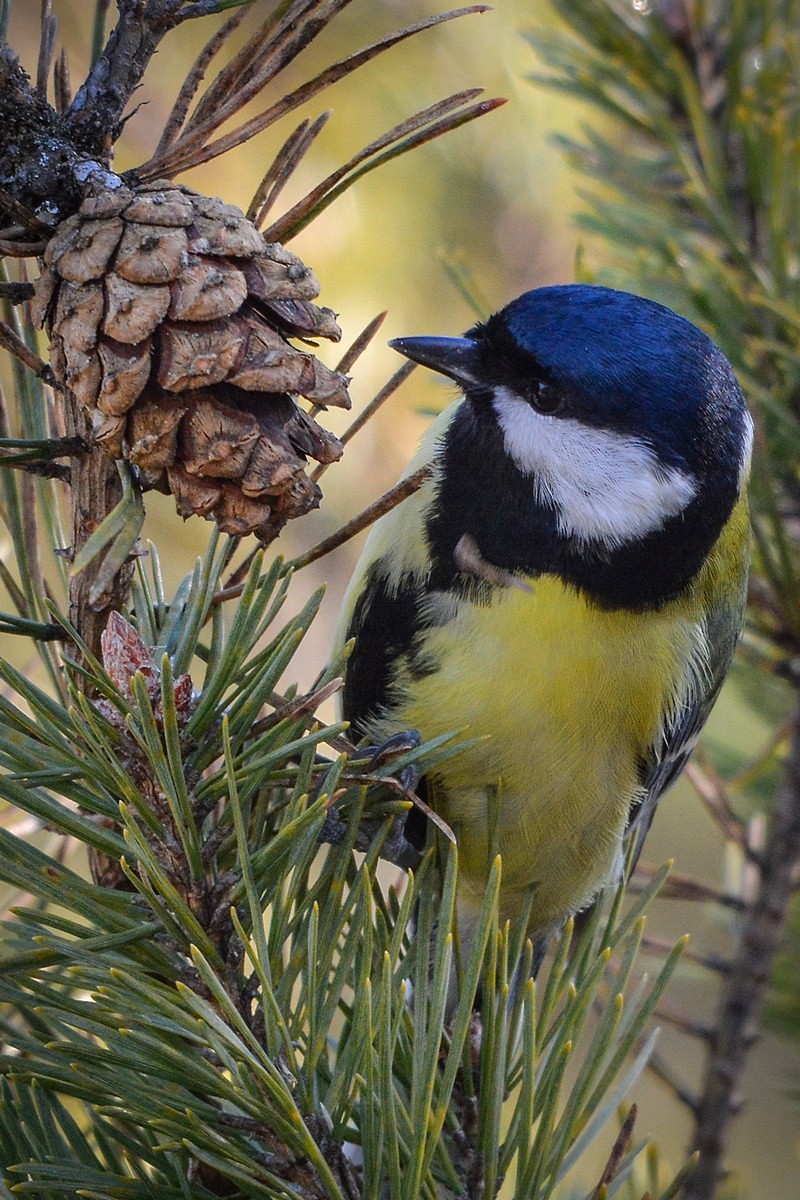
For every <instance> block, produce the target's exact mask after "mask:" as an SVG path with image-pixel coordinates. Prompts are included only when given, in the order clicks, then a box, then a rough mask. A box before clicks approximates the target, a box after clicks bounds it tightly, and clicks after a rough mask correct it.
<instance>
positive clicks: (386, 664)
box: [342, 561, 424, 737]
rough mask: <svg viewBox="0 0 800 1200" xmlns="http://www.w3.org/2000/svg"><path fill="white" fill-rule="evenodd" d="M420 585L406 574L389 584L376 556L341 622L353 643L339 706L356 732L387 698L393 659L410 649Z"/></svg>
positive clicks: (397, 660) (417, 620)
mask: <svg viewBox="0 0 800 1200" xmlns="http://www.w3.org/2000/svg"><path fill="white" fill-rule="evenodd" d="M423 594H424V589H423V587H422V586H421V585H420V583H418V582H415V581H414V578H413V577H412V576H408V577H407V578H406V579H405V580H404V581H403V582H402V583H401V584H399V585H398V584H396V583H392V582H391V581H390V579H389V577H388V576H387V574H386V573H385V572H384V571H382V570H381V563H380V561H378V562H375V563H373V564H372V566H371V567H370V568H369V569H368V571H367V574H366V577H365V579H364V581H363V585H362V589H361V591H360V593H359V595H358V598H357V600H356V602H355V605H354V607H353V612H352V615H351V617H350V620H349V622H348V625H347V631H346V636H347V638H351V637H353V638H355V645H354V647H353V653H352V655H351V657H350V661H349V662H348V665H347V673H346V676H345V683H344V691H343V694H342V710H343V713H344V716H345V717H346V719H347V720H348V721H350V723H351V726H352V729H353V732H354V733H355V734H356V735H357V736H359V737H360V736H362V735H363V734H364V733H365V731H366V724H367V722H368V721H369V720H370V718H372V717H375V716H377V715H378V714H379V713H380V711H381V710H382V709H383V708H384V706H385V705H386V703H387V701H388V700H389V699H390V689H391V683H392V677H393V675H394V671H395V668H396V665H397V663H398V662H399V661H400V660H401V659H402V658H404V657H405V656H406V655H407V654H408V653H409V651H410V650H411V647H412V644H413V642H414V639H415V637H416V635H417V632H418V622H419V616H418V613H419V603H420V599H421V597H422V595H423Z"/></svg>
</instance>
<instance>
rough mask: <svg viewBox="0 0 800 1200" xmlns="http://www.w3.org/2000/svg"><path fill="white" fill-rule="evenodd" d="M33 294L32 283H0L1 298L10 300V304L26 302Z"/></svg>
mask: <svg viewBox="0 0 800 1200" xmlns="http://www.w3.org/2000/svg"><path fill="white" fill-rule="evenodd" d="M32 296H33V284H32V283H14V282H7V283H6V282H3V283H0V300H8V302H9V304H24V303H25V301H26V300H30V299H31V297H32Z"/></svg>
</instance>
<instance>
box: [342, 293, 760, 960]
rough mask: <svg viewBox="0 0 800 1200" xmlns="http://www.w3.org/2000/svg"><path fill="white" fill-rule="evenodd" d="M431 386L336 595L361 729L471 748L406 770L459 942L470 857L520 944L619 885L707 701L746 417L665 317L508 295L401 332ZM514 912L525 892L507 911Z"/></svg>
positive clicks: (731, 384) (734, 604)
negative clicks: (399, 496)
mask: <svg viewBox="0 0 800 1200" xmlns="http://www.w3.org/2000/svg"><path fill="white" fill-rule="evenodd" d="M391 345H392V346H393V347H394V349H395V350H398V351H399V352H400V353H401V354H403V355H405V357H406V358H409V359H411V360H413V361H414V362H416V363H420V364H422V365H424V366H426V367H429V368H431V369H432V370H434V371H437V372H439V373H440V374H441V375H445V376H447V377H448V378H449V379H451V380H454V381H455V382H456V383H457V384H458V385H459V388H460V390H461V391H462V392H463V395H462V396H461V397H460V398H459V399H457V400H456V401H455V402H454V403H453V404H451V405H450V406H449V407H448V408H446V409H445V411H444V412H442V414H441V415H440V417H439V418H438V419H437V420H436V421H435V422H434V424H433V425H432V427H431V429H430V431H429V432H428V434H427V436H426V437H425V439H424V442H423V444H422V446H421V449H420V451H419V453H418V455H417V457H416V458H415V459H414V460H412V462H411V464H410V465H409V471H416V470H417V469H418V468H419V467H420V466H422V465H423V464H425V463H428V464H430V467H431V474H430V477H429V479H428V481H427V482H426V483H425V484H424V485H423V486H422V487H421V488H420V490H419V491H417V492H416V494H415V495H413V497H411V498H410V499H408V500H406V501H405V502H404V503H403V504H401V505H400V506H399V507H398V508H396V509H395V510H394V511H392V512H390V513H389V514H387V515H386V516H384V517H383V518H382V519H381V520H380V521H378V523H377V524H376V525H375V526H374V527H373V529H372V531H371V533H370V536H369V538H368V541H367V543H366V546H365V549H364V552H363V555H362V557H361V560H360V562H359V564H358V566H357V568H356V571H355V575H354V578H353V581H352V584H351V586H350V588H349V591H348V593H347V597H346V599H345V603H344V609H343V617H342V621H341V624H340V630H341V633H340V636H342V637H346V638H354V639H355V641H354V647H353V651H352V655H351V657H350V660H349V664H348V668H347V673H346V679H345V684H344V691H343V711H344V715H345V717H346V718H348V719H349V721H350V722H351V728H352V729H353V730H354V732H355V733H356V734H357V735H358V736H359V737H362V738H367V739H368V740H369V741H370V742H372V743H380V742H382V741H384V740H386V739H388V738H390V737H391V736H392V735H395V734H397V733H398V732H399V731H402V730H418V731H419V732H420V734H421V735H422V737H423V738H425V739H430V738H435V737H437V736H439V735H440V734H446V733H448V732H450V731H454V730H458V731H462V732H463V734H464V736H465V737H466V738H469V739H475V740H474V741H472V743H471V745H469V747H468V748H467V749H465V750H463V751H462V752H461V753H459V754H457V755H456V756H455V757H453V758H452V759H450V760H449V761H447V762H445V763H444V765H441V766H438V767H437V768H436V769H435V770H433V771H431V772H430V774H429V775H428V777H427V778H426V779H425V780H424V781H423V783H424V787H425V789H426V795H427V800H428V802H429V803H430V804H431V805H432V807H433V808H434V809H435V811H436V812H437V813H438V814H440V815H441V817H442V818H443V819H444V820H445V821H446V822H447V823H448V824H449V825H450V826H451V827H452V829H453V831H454V833H455V835H456V839H457V842H458V847H459V881H458V892H457V923H458V930H459V934H460V943H461V950H462V953H468V951H469V948H470V945H471V943H472V940H473V933H474V926H475V921H476V919H477V915H478V913H479V911H480V905H481V900H482V897H483V894H484V892H485V886H486V879H487V875H488V871H489V867H490V865H491V861H492V859H493V857H494V855H495V854H496V853H499V854H500V855H501V858H502V883H501V892H500V917H501V919H502V920H505V919H509V920H510V921H511V922H512V923H513V922H514V921H515V919H516V920H518V919H519V918H520V914H522V913H523V912H525V911H530V914H531V915H530V917H529V924H528V932H529V935H530V936H531V938H532V939H533V940H534V944H535V945H537V946H538V947H539V948H541V947H542V946H543V945H544V944H545V941H546V939H547V938H548V936H549V935H550V934H551V933H552V932H553V931H554V930H555V929H556V928H558V927H559V926H560V924H561V923H562V922H563V921H564V920H565V918H566V917H567V916H569V915H570V914H573V913H576V912H578V911H580V910H581V909H583V908H585V907H586V906H587V905H589V904H590V903H591V901H592V900H593V899H594V898H595V897H596V895H597V893H598V892H599V890H600V889H602V888H603V887H605V886H606V885H608V884H611V883H614V882H615V881H617V880H618V879H619V877H620V873H621V870H622V865H623V857H624V855H623V847H624V844H625V840H626V835H627V834H631V835H633V836H635V837H636V838H637V842H638V846H639V847H640V845H641V840H642V839H643V837H644V834H645V833H646V832H647V829H648V828H649V825H650V822H651V820H652V818H653V813H654V810H655V807H656V804H657V802H658V800H659V797H660V796H661V794H662V793H663V791H664V790H665V788H667V787H668V786H669V785H670V784H671V783H672V782H673V780H674V779H675V778H676V776H677V775H678V774H679V772H680V771H681V769H682V767H683V765H684V763H685V762H686V760H687V758H688V756H689V754H690V753H691V751H692V748H693V746H694V744H695V742H696V740H697V737H698V734H699V732H700V730H701V728H702V726H703V724H704V722H705V720H706V718H707V717H708V714H709V712H710V710H711V708H712V706H713V704H714V701H715V700H716V698H717V695H718V693H719V690H720V687H721V685H722V682H723V679H724V677H725V674H726V672H727V670H728V667H729V665H730V663H731V659H732V657H733V653H734V649H735V646H736V642H737V639H738V636H739V633H740V629H741V623H742V616H743V608H744V602H745V588H746V580H747V568H748V557H749V523H748V515H747V500H746V495H745V484H746V479H747V474H748V467H749V461H750V451H751V445H752V429H753V426H752V421H751V418H750V416H749V414H748V411H747V407H746V405H745V401H744V397H743V396H742V392H741V390H740V388H739V385H738V384H737V382H736V379H735V377H734V374H733V371H732V370H731V367H730V365H729V363H728V361H727V360H726V358H725V357H724V356H723V354H722V353H721V351H720V350H719V349H718V348H717V347H716V346H715V345H714V344H713V342H711V341H710V340H709V338H708V337H706V335H705V334H704V333H702V332H701V331H700V330H699V329H697V328H696V327H695V326H694V325H692V324H691V323H690V322H689V321H687V320H685V319H683V318H682V317H680V316H678V315H677V314H676V313H674V312H672V311H670V310H669V309H668V308H665V307H663V306H662V305H660V304H656V303H653V302H652V301H650V300H645V299H642V298H641V297H639V296H634V295H630V294H629V293H626V292H620V291H614V290H611V289H609V288H604V287H589V286H583V285H568V286H558V287H545V288H539V289H536V290H535V291H530V292H526V293H525V294H524V295H522V296H520V297H519V298H518V299H516V300H514V301H513V302H512V303H510V304H509V305H508V306H507V307H506V308H504V309H502V310H501V311H500V312H498V313H496V314H495V315H494V316H491V317H490V318H489V319H488V320H487V321H485V322H482V323H480V324H477V325H475V326H474V327H473V328H472V329H470V330H469V331H468V332H467V333H466V334H465V336H464V337H403V338H399V339H397V340H396V341H394V342H392V343H391ZM529 898H530V900H529Z"/></svg>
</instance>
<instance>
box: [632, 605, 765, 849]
mask: <svg viewBox="0 0 800 1200" xmlns="http://www.w3.org/2000/svg"><path fill="white" fill-rule="evenodd" d="M741 607H742V606H736V607H734V605H731V606H727V605H726V606H725V607H724V608H720V609H717V610H716V611H715V612H712V613H711V614H709V617H708V619H707V622H706V640H707V644H708V670H707V672H706V673H705V679H704V686H703V687H702V689H701V692H700V694H699V695H698V696H697V697H696V699H695V700H694V702H693V703H692V704H690V705H689V706H688V707H686V708H684V709H682V710H681V712H680V713H679V714H678V715H677V717H676V719H675V720H674V721H673V723H672V724H671V725H670V726H669V727H668V728H667V729H666V730H665V731H664V736H663V739H662V741H661V743H660V744H659V745H655V746H653V748H652V752H651V754H650V756H649V757H648V759H647V761H646V762H645V763H644V764H643V770H642V786H643V789H644V793H645V795H644V799H643V800H642V802H641V803H640V804H639V805H638V806H637V807H636V809H634V810H633V811H632V813H631V816H630V820H629V823H628V833H629V834H630V835H632V836H633V837H635V838H636V848H635V850H634V855H633V865H634V866H635V865H636V862H637V861H638V859H639V855H640V854H641V852H642V846H643V845H644V839H645V838H646V836H647V833H648V830H649V829H650V826H651V825H652V823H653V817H654V816H655V811H656V807H657V805H658V801H659V800H660V799H661V797H662V795H663V794H664V792H665V791H666V790H667V788H669V787H671V786H672V784H673V783H674V782H675V780H676V779H677V778H678V776H679V775H680V773H681V771H682V770H683V768H684V767H685V766H686V763H687V761H688V760H689V758H690V756H691V754H692V751H693V750H694V748H695V746H696V745H697V741H698V738H699V737H700V733H701V731H702V729H703V726H704V725H705V723H706V720H707V719H708V715H709V713H710V712H711V710H712V708H713V707H714V705H715V703H716V701H717V697H718V696H719V693H720V688H721V687H722V684H723V682H724V680H725V676H726V675H727V673H728V668H729V667H730V665H731V661H732V660H733V655H734V652H735V650H736V643H737V642H738V640H739V629H740V627H741Z"/></svg>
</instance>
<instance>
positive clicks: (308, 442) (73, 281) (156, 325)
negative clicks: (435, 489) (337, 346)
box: [33, 181, 350, 542]
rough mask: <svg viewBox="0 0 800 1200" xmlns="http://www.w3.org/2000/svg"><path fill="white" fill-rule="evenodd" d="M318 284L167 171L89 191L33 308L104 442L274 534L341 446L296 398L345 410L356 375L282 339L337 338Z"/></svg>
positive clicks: (59, 237)
mask: <svg viewBox="0 0 800 1200" xmlns="http://www.w3.org/2000/svg"><path fill="white" fill-rule="evenodd" d="M318 293H319V285H318V284H317V281H316V279H315V278H314V275H313V274H312V272H311V271H310V270H309V268H308V267H306V266H305V265H304V264H303V263H302V262H301V261H300V259H299V258H297V256H296V255H294V254H292V253H291V251H289V250H286V249H284V247H283V246H281V245H279V244H278V243H272V244H270V243H267V242H265V240H264V238H263V236H262V235H261V234H260V233H259V232H258V230H257V229H256V228H255V226H254V225H253V224H252V223H251V222H250V221H248V220H247V219H246V218H245V217H244V215H243V214H242V213H241V211H240V210H239V209H238V208H234V207H233V205H230V204H223V202H222V201H221V200H217V199H212V198H209V197H207V196H202V195H200V194H199V193H197V192H193V191H191V190H190V189H189V188H185V187H179V186H178V185H176V184H173V183H170V182H164V181H158V182H155V183H151V184H144V185H143V186H141V187H138V188H136V189H133V188H130V187H120V188H118V189H117V190H116V191H104V192H102V193H99V194H94V195H88V196H87V197H86V199H85V200H84V201H83V203H82V204H81V207H80V209H79V210H78V212H77V213H76V214H75V215H74V216H72V217H69V218H68V219H67V220H66V221H64V222H63V223H62V224H61V225H60V226H59V227H58V229H57V230H56V231H55V233H54V235H53V237H52V239H51V241H50V242H49V244H48V246H47V250H46V252H45V271H44V273H43V274H42V276H41V277H40V279H39V280H38V281H37V283H36V294H35V297H34V300H33V313H34V318H35V320H36V321H37V322H38V324H40V325H43V326H45V327H46V328H47V330H48V332H49V334H50V340H51V363H52V366H53V370H54V372H55V375H56V377H57V378H58V379H59V380H60V381H61V382H62V383H64V384H65V385H66V386H67V387H68V388H69V389H70V390H71V391H72V393H73V394H74V396H75V398H76V399H77V401H78V403H79V404H80V405H81V406H82V407H83V408H84V409H85V411H86V412H87V414H88V416H89V418H90V424H91V427H92V430H93V433H94V437H95V440H96V442H97V443H98V444H99V445H101V446H102V447H103V448H104V449H105V450H106V451H107V452H108V453H109V454H110V455H112V456H113V457H114V458H126V459H128V460H129V461H130V462H131V463H133V464H134V465H135V466H136V468H137V469H138V472H139V475H140V478H141V480H142V482H143V484H144V486H146V487H150V488H158V489H160V490H162V491H166V492H171V493H172V494H173V495H174V496H175V501H176V505H177V508H178V512H179V513H180V514H181V516H183V517H188V516H190V515H191V514H192V513H196V514H198V515H199V516H202V517H206V518H209V519H211V518H213V519H214V520H215V521H216V522H217V524H218V525H219V526H220V528H221V529H223V530H224V531H225V532H226V533H231V534H246V533H255V534H256V536H257V537H258V538H260V539H261V540H262V541H264V542H268V541H271V540H272V539H273V538H274V537H275V536H276V535H277V533H278V532H279V530H280V529H281V528H282V527H283V525H285V523H286V522H287V521H288V520H291V519H292V518H293V517H298V516H301V515H302V514H303V513H305V512H308V510H309V509H311V508H316V506H317V505H318V503H319V499H320V494H321V493H320V491H319V488H318V487H317V486H316V484H314V483H313V482H312V481H311V480H310V479H309V477H308V475H307V474H306V470H305V467H306V460H307V457H311V458H314V459H316V460H317V461H318V462H323V463H329V462H334V461H335V460H336V459H338V458H339V457H340V456H341V453H342V447H341V444H340V443H339V441H338V440H337V439H336V438H335V437H334V436H333V434H331V433H329V432H328V431H327V430H325V429H323V428H322V427H321V426H320V425H318V424H317V422H316V421H315V420H314V418H313V417H312V416H311V415H310V414H309V413H307V412H306V411H304V410H303V409H301V408H299V407H298V406H297V404H296V403H295V401H294V399H293V398H292V397H293V396H303V397H305V398H306V399H307V400H310V401H312V403H313V404H315V405H318V406H319V407H321V408H324V407H326V406H327V405H337V406H340V407H344V408H349V406H350V400H349V397H348V394H347V379H346V377H345V376H344V375H341V374H340V373H339V372H337V371H332V370H330V369H329V368H328V367H326V366H324V365H323V364H322V363H321V362H319V361H318V359H316V358H315V357H314V355H313V354H312V353H311V352H310V350H308V349H302V350H300V349H298V348H297V347H295V346H293V345H292V344H291V343H290V342H289V341H288V338H290V337H295V338H300V339H302V340H304V341H307V339H309V338H315V337H324V338H330V339H331V340H333V341H338V339H339V337H340V336H341V331H340V329H339V326H338V325H337V323H336V319H335V316H334V314H333V313H332V312H331V310H330V309H328V308H317V307H316V306H315V305H314V304H312V303H311V301H312V299H313V298H314V297H316V296H317V295H318Z"/></svg>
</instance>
